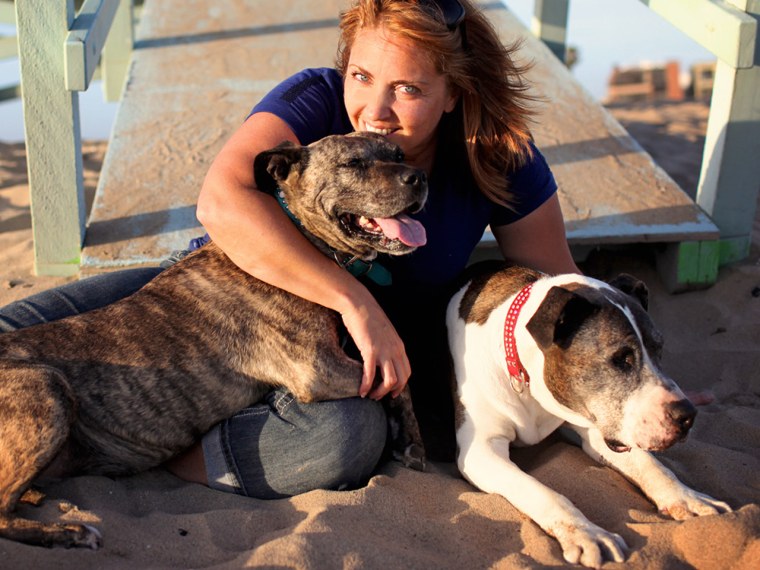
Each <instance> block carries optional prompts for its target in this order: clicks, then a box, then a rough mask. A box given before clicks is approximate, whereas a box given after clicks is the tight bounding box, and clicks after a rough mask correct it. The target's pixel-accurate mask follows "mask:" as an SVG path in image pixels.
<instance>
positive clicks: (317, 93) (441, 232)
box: [251, 68, 557, 289]
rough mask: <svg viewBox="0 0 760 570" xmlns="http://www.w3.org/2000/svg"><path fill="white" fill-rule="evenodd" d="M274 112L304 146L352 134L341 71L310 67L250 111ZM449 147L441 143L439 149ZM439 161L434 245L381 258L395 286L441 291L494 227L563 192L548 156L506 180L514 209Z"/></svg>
mask: <svg viewBox="0 0 760 570" xmlns="http://www.w3.org/2000/svg"><path fill="white" fill-rule="evenodd" d="M258 112H269V113H272V114H274V115H277V116H278V117H279V118H281V119H282V120H284V121H285V123H287V125H288V126H289V127H290V128H291V129H292V130H293V132H294V133H295V135H296V136H297V137H298V140H299V141H300V143H301V144H304V145H306V144H310V143H312V142H314V141H316V140H319V139H321V138H323V137H325V136H327V135H331V134H345V133H349V132H351V131H352V130H353V127H352V126H351V123H350V121H349V119H348V115H347V114H346V109H345V106H344V104H343V78H342V77H341V76H340V74H339V73H338V72H337V70H335V69H331V68H319V69H306V70H304V71H301V72H300V73H297V74H296V75H294V76H292V77H290V78H289V79H286V80H285V81H283V82H282V83H281V84H280V85H278V86H277V87H276V88H275V89H273V90H272V91H271V92H270V93H269V94H267V95H266V96H265V97H264V98H263V99H262V100H261V101H260V102H259V103H258V104H257V105H256V106H255V107H254V108H253V110H252V111H251V113H252V114H253V113H258ZM441 148H445V145H443V144H439V149H441ZM438 154H439V156H438V158H437V160H436V164H435V166H434V168H433V174H432V176H431V177H430V180H429V192H428V200H427V203H426V204H425V207H424V208H423V210H422V211H421V212H419V213H418V214H415V215H414V216H412V217H414V218H416V219H418V220H419V221H420V222H421V223H422V224H423V225H424V226H425V230H426V231H427V239H428V241H427V244H426V245H424V246H423V247H420V248H418V249H417V250H416V251H414V252H413V253H411V254H409V255H404V256H390V255H381V256H379V257H378V261H380V262H381V263H382V264H383V266H385V267H386V268H387V269H388V270H390V272H391V274H392V276H393V285H392V288H393V289H396V288H397V287H409V286H411V287H412V288H417V287H423V288H425V289H427V288H428V287H430V286H433V287H436V286H441V285H445V284H447V283H449V282H450V281H451V280H452V279H453V278H454V277H456V276H457V275H458V274H459V273H460V272H461V271H462V270H463V269H464V267H465V266H466V264H467V261H468V259H469V257H470V254H471V253H472V251H473V249H474V248H475V246H476V245H477V244H478V242H479V241H480V239H481V237H482V236H483V232H484V230H485V228H486V226H487V225H488V224H491V225H492V226H494V227H496V226H500V225H503V224H509V223H512V222H514V221H516V220H519V219H520V218H522V217H524V216H526V215H528V214H529V213H531V212H532V211H534V210H535V209H536V208H538V207H539V206H540V205H541V204H543V203H544V202H545V201H546V200H547V199H548V198H549V197H550V196H552V195H553V194H554V193H555V192H556V190H557V184H556V182H555V181H554V176H553V175H552V173H551V170H550V169H549V166H548V165H547V164H546V160H545V159H544V157H543V156H542V155H541V153H540V152H539V151H538V149H536V148H535V147H534V148H533V158H532V159H531V160H530V161H528V162H527V163H526V164H525V165H524V166H522V167H521V168H519V169H518V170H516V171H514V172H512V173H509V174H506V176H507V178H508V181H509V189H510V192H511V193H512V195H513V196H514V200H513V206H514V210H511V209H509V208H506V207H503V206H501V205H498V204H495V203H494V202H492V201H490V200H489V199H488V198H486V197H485V196H484V195H483V194H482V193H481V192H480V191H479V190H478V188H477V186H476V184H475V181H474V179H473V177H472V175H471V173H470V171H469V167H468V166H467V163H466V159H463V158H460V159H459V160H456V159H454V160H452V159H451V157H445V158H442V157H441V154H442V152H441V151H440V150H439V153H438Z"/></svg>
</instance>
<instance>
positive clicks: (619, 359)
mask: <svg viewBox="0 0 760 570" xmlns="http://www.w3.org/2000/svg"><path fill="white" fill-rule="evenodd" d="M635 364H636V355H635V354H634V352H633V350H631V349H630V348H627V347H626V348H621V349H620V350H618V351H617V352H616V353H615V354H613V355H612V366H614V367H615V368H617V369H618V370H620V371H621V372H630V371H631V370H633V367H634V365H635Z"/></svg>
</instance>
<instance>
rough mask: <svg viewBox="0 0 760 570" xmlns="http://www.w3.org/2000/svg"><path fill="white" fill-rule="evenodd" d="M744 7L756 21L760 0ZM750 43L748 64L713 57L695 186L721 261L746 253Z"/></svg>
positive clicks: (754, 105) (759, 89)
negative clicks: (737, 64)
mask: <svg viewBox="0 0 760 570" xmlns="http://www.w3.org/2000/svg"><path fill="white" fill-rule="evenodd" d="M747 13H748V14H749V15H750V16H752V17H754V18H755V19H757V20H758V21H760V0H749V1H748V2H747ZM752 47H753V49H754V60H753V61H754V65H753V66H752V67H749V68H744V69H737V68H735V67H733V66H731V65H728V64H726V63H724V62H723V61H721V60H718V63H717V67H716V71H715V80H714V84H713V94H712V103H711V104H710V116H709V120H708V123H707V135H706V138H705V150H704V157H703V159H702V171H701V174H700V177H699V186H698V188H697V203H698V204H699V205H700V206H701V207H702V209H703V210H705V212H707V213H708V214H709V215H710V217H712V219H713V221H714V222H715V224H716V225H717V226H718V228H719V229H720V234H721V263H728V262H731V261H736V260H739V259H742V258H744V257H746V256H747V255H748V254H749V247H750V241H751V236H752V223H753V220H754V218H755V205H756V203H757V196H758V191H760V41H757V40H756V43H755V45H754V46H752Z"/></svg>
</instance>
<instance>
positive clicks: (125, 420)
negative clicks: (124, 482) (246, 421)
mask: <svg viewBox="0 0 760 570" xmlns="http://www.w3.org/2000/svg"><path fill="white" fill-rule="evenodd" d="M402 160H403V155H402V153H401V151H400V149H399V148H398V147H397V146H395V145H392V144H390V143H389V142H387V141H386V140H385V139H384V138H383V137H380V136H377V135H356V136H345V137H341V136H335V137H328V138H326V139H323V140H321V141H318V142H316V143H314V144H312V145H309V146H308V147H298V146H293V145H285V146H281V147H278V148H276V149H274V150H272V151H268V152H266V153H262V154H260V155H259V156H258V157H257V159H256V164H255V169H256V175H257V176H256V177H257V180H258V182H259V185H260V187H261V186H266V185H271V184H277V185H279V187H280V188H281V189H282V191H283V192H284V194H285V197H286V199H287V201H288V204H289V207H290V209H291V211H292V212H293V213H294V214H295V215H296V216H297V217H298V218H299V219H300V221H301V223H302V225H303V228H302V229H303V231H304V233H305V234H306V235H307V237H308V238H309V239H310V240H311V241H312V242H313V243H314V244H315V245H316V246H317V247H319V248H320V249H322V250H323V251H325V253H331V252H332V251H333V250H337V251H340V252H343V253H345V254H349V255H356V256H358V257H360V258H362V259H372V258H373V257H374V256H375V255H376V254H377V251H386V252H389V253H394V254H404V253H408V252H409V251H411V250H412V249H413V248H411V247H407V246H405V245H404V244H401V243H399V242H396V241H391V240H386V239H384V238H383V237H382V236H380V235H377V234H371V233H370V234H368V233H367V232H365V231H363V230H362V228H361V227H359V226H357V225H356V223H355V221H356V216H358V215H364V216H366V217H367V218H376V217H377V218H379V217H391V216H395V215H397V214H399V213H404V212H410V211H411V212H414V211H417V210H419V209H420V208H421V207H422V205H423V204H424V202H425V199H426V197H427V183H426V180H425V177H424V174H422V173H421V172H419V171H417V170H414V169H412V168H411V167H409V166H407V165H404V164H403V163H402ZM252 167H253V165H252ZM340 327H341V319H340V316H339V315H338V314H336V313H335V312H334V311H331V310H329V309H327V308H325V307H322V306H319V305H316V304H314V303H310V302H308V301H306V300H304V299H301V298H299V297H296V296H294V295H291V294H289V293H286V292H285V291H283V290H280V289H277V288H275V287H272V286H270V285H267V284H266V283H263V282H261V281H259V280H257V279H255V278H253V277H251V276H250V275H248V274H247V273H245V272H243V271H242V270H240V269H238V268H237V267H236V266H235V265H234V264H233V263H232V261H230V260H229V258H227V256H226V255H225V254H224V253H223V252H222V251H221V250H220V249H219V248H218V247H217V246H216V245H215V244H213V243H211V244H208V245H207V246H205V247H203V248H201V249H200V250H198V251H197V252H194V253H192V254H191V255H189V256H187V257H186V258H185V259H183V260H181V261H180V262H178V263H176V264H175V265H174V266H172V267H171V268H169V269H167V270H166V271H164V272H163V273H161V274H160V275H159V276H158V277H156V278H155V279H154V280H153V281H151V282H150V283H149V284H147V285H146V286H145V287H144V288H143V289H141V290H140V291H138V292H137V293H136V294H134V295H133V296H131V297H129V298H127V299H124V300H122V301H120V302H118V303H115V304H113V305H110V306H107V307H105V308H103V309H99V310H96V311H92V312H89V313H85V314H82V315H78V316H75V317H71V318H67V319H63V320H60V321H57V322H51V323H46V324H43V325H38V326H35V327H30V328H27V329H22V330H19V331H16V332H12V333H5V334H2V335H0V537H3V538H6V539H10V540H16V541H20V542H26V543H29V544H37V545H48V546H49V545H62V546H89V547H92V548H96V547H98V546H99V545H100V542H101V539H100V535H99V533H98V532H97V531H96V530H95V529H93V528H91V527H89V526H85V525H79V524H67V523H66V524H62V523H55V524H43V523H40V522H37V521H32V520H23V519H21V518H19V517H18V516H17V515H16V513H15V512H14V509H15V507H16V504H17V503H18V501H19V500H20V499H22V495H24V494H25V493H26V495H25V497H24V499H26V500H29V501H32V500H36V499H38V498H39V497H38V495H36V494H35V493H33V492H31V490H30V485H31V484H32V482H34V481H35V480H38V479H39V478H40V476H41V475H44V474H45V473H48V474H49V473H55V474H56V476H70V475H76V474H85V473H86V474H105V475H111V476H114V475H125V474H130V473H135V472H138V471H142V470H146V469H149V468H151V467H155V466H157V465H160V464H161V463H163V462H165V461H166V460H168V459H169V458H171V457H173V456H175V455H177V454H178V453H180V452H182V451H183V450H185V449H186V448H188V447H189V446H190V445H192V444H193V442H195V441H197V440H198V438H199V437H201V435H203V434H204V433H205V432H206V431H207V430H208V429H209V428H211V427H212V426H213V425H214V424H216V423H217V422H219V421H221V420H223V419H225V418H228V417H230V416H232V415H233V414H234V413H236V412H237V411H239V410H241V409H243V408H244V407H246V406H248V405H250V404H252V403H254V402H257V401H258V400H260V399H261V398H262V397H263V396H264V394H265V393H267V392H268V391H270V390H271V389H272V388H273V387H284V388H286V389H288V390H289V391H290V392H291V393H292V394H293V395H294V396H295V397H296V398H298V399H299V400H302V401H304V402H311V401H318V400H327V399H337V398H345V397H352V396H357V395H358V390H359V383H360V380H361V377H362V364H361V363H360V362H358V361H357V360H354V359H352V358H349V357H348V356H347V355H346V353H345V352H344V351H343V350H342V348H341V342H340V338H339V329H340ZM393 403H394V405H395V406H396V410H397V413H398V416H399V418H400V420H401V421H402V422H403V426H402V427H403V429H401V430H398V431H397V432H396V433H398V437H397V440H396V441H395V442H394V446H393V447H394V452H395V453H398V454H399V455H400V457H401V459H402V460H403V461H404V462H405V463H407V464H408V465H411V466H415V467H421V466H422V464H423V460H424V457H423V455H422V443H421V440H420V437H419V431H418V428H417V424H416V420H415V418H414V415H413V413H412V411H411V403H410V400H409V397H408V393H406V394H403V395H402V396H401V397H399V398H396V399H395V400H394V402H393Z"/></svg>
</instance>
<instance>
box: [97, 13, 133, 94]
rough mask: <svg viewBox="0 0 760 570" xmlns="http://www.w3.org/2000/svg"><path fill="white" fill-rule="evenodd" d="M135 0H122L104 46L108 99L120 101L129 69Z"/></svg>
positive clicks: (104, 70)
mask: <svg viewBox="0 0 760 570" xmlns="http://www.w3.org/2000/svg"><path fill="white" fill-rule="evenodd" d="M132 4H133V0H121V2H120V3H119V9H118V10H117V11H116V16H115V18H114V21H113V24H111V31H110V33H109V34H108V40H106V45H105V46H104V47H103V56H102V57H101V60H100V66H101V70H102V77H103V95H104V98H105V100H106V101H118V100H119V99H120V98H121V91H122V89H123V88H124V80H125V79H126V77H127V72H128V71H129V61H130V57H131V54H132V46H133V44H134V26H133V9H132Z"/></svg>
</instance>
